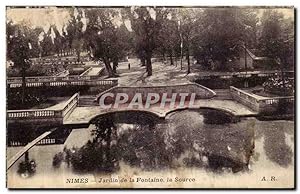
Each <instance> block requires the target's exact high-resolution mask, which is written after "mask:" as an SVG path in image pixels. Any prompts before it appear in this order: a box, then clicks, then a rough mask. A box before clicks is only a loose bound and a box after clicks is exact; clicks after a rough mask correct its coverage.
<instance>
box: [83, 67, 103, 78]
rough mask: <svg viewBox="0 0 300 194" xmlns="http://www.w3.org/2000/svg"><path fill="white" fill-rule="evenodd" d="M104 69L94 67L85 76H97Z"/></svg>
mask: <svg viewBox="0 0 300 194" xmlns="http://www.w3.org/2000/svg"><path fill="white" fill-rule="evenodd" d="M103 68H104V67H93V68H92V70H91V71H89V72H88V73H87V74H86V75H85V76H96V75H98V74H99V72H100V71H101V70H102V69H103Z"/></svg>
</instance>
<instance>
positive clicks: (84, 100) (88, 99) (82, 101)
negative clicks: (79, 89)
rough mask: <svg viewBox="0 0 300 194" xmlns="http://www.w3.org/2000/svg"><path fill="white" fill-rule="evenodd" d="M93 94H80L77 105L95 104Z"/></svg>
mask: <svg viewBox="0 0 300 194" xmlns="http://www.w3.org/2000/svg"><path fill="white" fill-rule="evenodd" d="M95 98H96V97H95V96H80V97H79V106H97V105H98V103H97V102H96V101H95Z"/></svg>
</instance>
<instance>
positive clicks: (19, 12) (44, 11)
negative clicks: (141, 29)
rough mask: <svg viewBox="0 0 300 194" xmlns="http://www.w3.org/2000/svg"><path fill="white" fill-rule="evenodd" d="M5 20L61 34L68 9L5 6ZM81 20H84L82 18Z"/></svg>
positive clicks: (289, 14) (291, 12)
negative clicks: (55, 30) (56, 31)
mask: <svg viewBox="0 0 300 194" xmlns="http://www.w3.org/2000/svg"><path fill="white" fill-rule="evenodd" d="M148 10H149V12H150V14H151V16H152V17H153V18H154V17H155V13H153V10H151V9H148ZM258 10H259V11H258V13H259V14H258V16H261V15H262V13H263V11H264V10H265V9H258ZM277 10H278V11H279V12H281V13H283V14H284V16H285V17H286V18H288V17H292V18H293V17H294V10H293V9H287V8H280V9H277ZM6 16H7V20H12V21H13V22H14V23H20V22H25V23H26V24H28V25H29V26H31V27H33V28H34V27H42V28H43V29H44V31H45V32H47V31H48V30H49V28H50V26H51V25H56V26H57V29H58V30H59V32H60V34H62V28H63V27H64V26H65V24H66V23H68V21H69V19H70V15H69V11H68V10H67V9H65V8H57V7H45V8H9V7H8V8H7V12H6ZM83 22H86V20H84V21H83ZM120 23H121V22H120V21H118V19H116V20H115V24H116V25H120ZM125 25H126V27H127V29H128V30H130V31H131V25H130V22H129V21H125Z"/></svg>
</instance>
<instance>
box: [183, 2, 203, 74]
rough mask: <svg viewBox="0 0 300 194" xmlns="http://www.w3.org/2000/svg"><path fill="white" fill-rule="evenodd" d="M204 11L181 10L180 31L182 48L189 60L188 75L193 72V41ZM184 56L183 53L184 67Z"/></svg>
mask: <svg viewBox="0 0 300 194" xmlns="http://www.w3.org/2000/svg"><path fill="white" fill-rule="evenodd" d="M201 13H202V10H199V9H194V8H186V9H179V11H178V19H179V23H180V26H179V31H180V37H181V47H182V49H184V50H185V54H186V59H187V65H188V66H187V74H189V73H190V72H191V62H190V54H191V41H192V40H193V39H194V37H195V35H196V33H195V31H196V27H197V26H198V23H197V21H198V20H199V19H201V17H202V16H201V15H200V14H201ZM182 54H183V52H182V51H181V66H182Z"/></svg>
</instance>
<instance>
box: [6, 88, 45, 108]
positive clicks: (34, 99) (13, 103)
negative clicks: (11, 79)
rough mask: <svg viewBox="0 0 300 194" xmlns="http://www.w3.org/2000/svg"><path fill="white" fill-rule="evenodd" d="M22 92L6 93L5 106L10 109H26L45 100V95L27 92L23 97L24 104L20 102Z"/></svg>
mask: <svg viewBox="0 0 300 194" xmlns="http://www.w3.org/2000/svg"><path fill="white" fill-rule="evenodd" d="M21 99H22V92H20V91H18V92H8V93H7V107H8V109H10V110H14V109H27V108H31V107H33V106H36V105H38V104H41V103H44V102H46V101H47V97H46V96H45V95H42V94H39V95H38V94H35V93H27V94H26V95H25V98H24V104H21V103H20V102H21Z"/></svg>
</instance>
